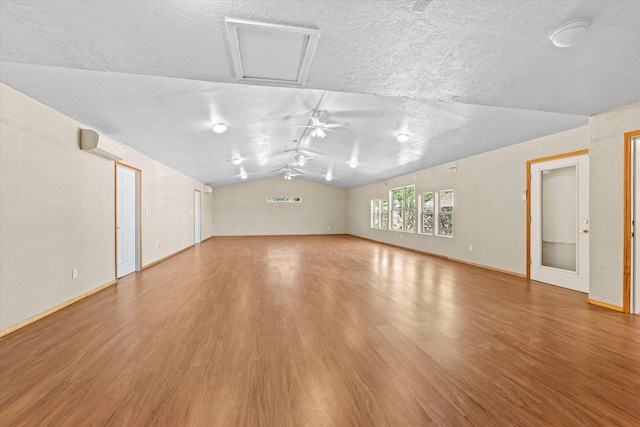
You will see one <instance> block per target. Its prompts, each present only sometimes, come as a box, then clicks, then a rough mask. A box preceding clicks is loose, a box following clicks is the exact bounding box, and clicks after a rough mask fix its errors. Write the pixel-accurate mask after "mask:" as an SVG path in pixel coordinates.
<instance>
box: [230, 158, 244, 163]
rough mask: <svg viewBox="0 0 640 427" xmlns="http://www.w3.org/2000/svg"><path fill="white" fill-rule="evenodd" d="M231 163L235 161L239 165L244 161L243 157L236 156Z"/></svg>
mask: <svg viewBox="0 0 640 427" xmlns="http://www.w3.org/2000/svg"><path fill="white" fill-rule="evenodd" d="M231 163H233V164H234V165H239V164H240V163H242V159H241V158H240V157H234V158H233V159H232V160H231Z"/></svg>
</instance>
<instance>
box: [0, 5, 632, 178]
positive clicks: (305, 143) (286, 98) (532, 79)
mask: <svg viewBox="0 0 640 427" xmlns="http://www.w3.org/2000/svg"><path fill="white" fill-rule="evenodd" d="M415 5H416V1H414V0H366V1H365V0H349V1H338V0H335V1H329V0H326V1H323V0H297V1H295V0H229V1H224V0H222V1H178V0H173V1H162V0H161V1H118V0H111V1H107V0H93V1H75V0H64V1H56V0H46V1H34V0H29V1H10V0H2V1H1V2H0V81H2V82H3V83H5V84H7V85H9V86H11V87H14V88H15V89H17V90H19V91H21V92H23V93H25V94H27V95H29V96H31V97H33V98H35V99H37V100H39V101H41V102H43V103H44V104H47V105H49V106H51V107H53V108H55V109H56V110H58V111H61V112H62V113H64V114H66V115H68V116H69V117H71V118H73V119H75V120H77V121H79V122H81V123H83V124H85V125H86V126H88V127H91V128H93V129H95V130H97V131H99V132H101V133H103V134H105V135H108V136H109V137H111V138H113V139H115V140H117V141H120V142H122V143H124V144H126V145H128V146H130V147H133V148H134V149H136V150H138V151H140V152H142V153H144V154H146V155H148V156H150V157H152V158H154V159H156V160H158V161H160V162H162V163H164V164H166V165H168V166H170V167H172V168H174V169H176V170H178V171H180V172H182V173H184V174H185V175H188V176H191V177H193V178H194V179H197V180H199V181H201V182H204V183H207V184H210V185H212V186H216V187H217V186H223V185H229V184H236V183H240V182H244V181H243V179H246V180H255V179H263V178H268V177H273V176H285V175H286V174H287V172H293V175H295V179H305V180H309V181H313V182H321V183H325V184H330V185H335V186H338V187H341V188H354V187H358V186H361V185H366V184H369V183H372V182H376V181H381V180H384V179H387V178H390V177H393V176H398V175H402V174H405V173H409V172H413V171H416V170H420V169H424V168H427V167H431V166H434V165H438V164H446V163H449V162H454V161H455V160H457V159H460V158H463V157H468V156H470V155H474V154H478V153H481V152H485V151H489V150H494V149H497V148H501V147H505V146H508V145H511V144H516V143H519V142H523V141H527V140H530V139H533V138H536V137H540V136H544V135H548V134H551V133H556V132H560V131H563V130H568V129H572V128H575V127H578V126H582V125H585V124H587V123H588V118H589V116H590V115H593V114H597V113H600V112H603V111H607V110H610V109H613V108H616V107H620V106H623V105H627V104H630V103H633V102H637V101H640V26H639V25H638V22H640V1H615V0H614V1H606V0H605V1H586V0H564V1H555V0H553V1H521V0H502V1H495V0H474V1H470V0H433V1H431V2H428V5H427V7H426V8H425V10H424V11H423V12H422V13H418V12H416V11H414V6H415ZM576 19H586V20H588V21H589V22H590V25H589V28H588V31H587V33H586V36H585V37H584V39H583V40H581V41H579V42H578V43H577V44H575V45H574V46H571V47H568V48H558V47H555V46H554V45H553V44H552V43H551V42H550V41H549V39H548V35H549V33H550V32H551V31H552V30H553V29H554V28H556V27H557V26H558V25H560V24H563V23H565V22H568V21H571V20H576ZM258 24H259V25H258ZM305 30H306V32H305ZM305 54H306V55H307V56H305ZM216 123H224V124H226V126H227V130H226V132H224V133H215V132H213V131H212V126H213V125H214V124H216ZM318 123H322V124H323V125H322V126H320V125H319V124H318ZM337 124H340V126H338V125H337ZM332 125H335V127H334V126H332ZM316 128H321V129H322V131H321V132H318V131H317V129H316ZM314 130H315V131H316V132H314ZM322 134H325V136H324V137H321V135H322ZM398 134H406V135H408V136H409V138H408V141H406V142H400V141H398V139H397V135H398ZM238 160H239V162H238ZM354 166H355V167H354ZM327 177H330V178H331V181H327Z"/></svg>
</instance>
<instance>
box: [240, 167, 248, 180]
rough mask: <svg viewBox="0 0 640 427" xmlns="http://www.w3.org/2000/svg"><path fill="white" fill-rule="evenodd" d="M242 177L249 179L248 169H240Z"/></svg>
mask: <svg viewBox="0 0 640 427" xmlns="http://www.w3.org/2000/svg"><path fill="white" fill-rule="evenodd" d="M240 178H242V179H247V171H246V170H244V168H242V169H240Z"/></svg>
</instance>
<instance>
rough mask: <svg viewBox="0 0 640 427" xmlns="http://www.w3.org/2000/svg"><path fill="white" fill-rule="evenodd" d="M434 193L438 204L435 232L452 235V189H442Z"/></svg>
mask: <svg viewBox="0 0 640 427" xmlns="http://www.w3.org/2000/svg"><path fill="white" fill-rule="evenodd" d="M436 194H437V200H436V203H437V206H438V218H437V222H436V225H437V228H436V234H437V235H438V236H447V237H453V190H442V191H438V192H437V193H436Z"/></svg>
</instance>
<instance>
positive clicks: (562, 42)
mask: <svg viewBox="0 0 640 427" xmlns="http://www.w3.org/2000/svg"><path fill="white" fill-rule="evenodd" d="M589 25H591V22H589V21H588V20H587V19H578V20H575V21H570V22H567V23H564V24H562V25H560V26H558V27H556V28H555V29H554V30H553V31H551V32H550V33H549V40H551V43H553V44H554V46H557V47H569V46H573V45H574V44H576V43H578V42H579V41H580V40H582V39H583V38H584V36H586V35H587V29H588V28H589Z"/></svg>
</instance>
